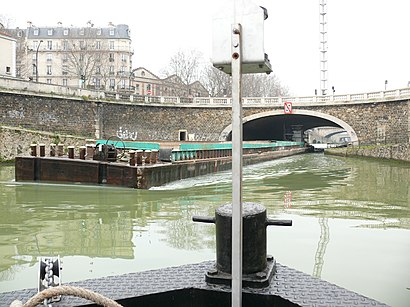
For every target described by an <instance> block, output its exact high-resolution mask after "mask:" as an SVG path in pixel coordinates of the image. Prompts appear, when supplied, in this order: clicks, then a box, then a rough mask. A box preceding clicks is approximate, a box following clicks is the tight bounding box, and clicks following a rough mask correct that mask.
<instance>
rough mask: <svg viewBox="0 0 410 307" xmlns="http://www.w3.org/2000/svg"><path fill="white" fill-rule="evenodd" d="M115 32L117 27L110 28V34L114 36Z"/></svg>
mask: <svg viewBox="0 0 410 307" xmlns="http://www.w3.org/2000/svg"><path fill="white" fill-rule="evenodd" d="M114 34H115V29H114V28H110V35H111V36H113V35H114Z"/></svg>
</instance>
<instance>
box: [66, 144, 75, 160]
mask: <svg viewBox="0 0 410 307" xmlns="http://www.w3.org/2000/svg"><path fill="white" fill-rule="evenodd" d="M67 149H68V158H69V159H74V146H68V147H67Z"/></svg>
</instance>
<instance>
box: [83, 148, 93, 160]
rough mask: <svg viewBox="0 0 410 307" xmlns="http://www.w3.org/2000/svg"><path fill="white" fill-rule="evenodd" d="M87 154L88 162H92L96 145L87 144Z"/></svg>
mask: <svg viewBox="0 0 410 307" xmlns="http://www.w3.org/2000/svg"><path fill="white" fill-rule="evenodd" d="M86 147H87V154H86V155H85V157H86V159H87V160H92V159H93V157H94V148H95V144H87V145H86Z"/></svg>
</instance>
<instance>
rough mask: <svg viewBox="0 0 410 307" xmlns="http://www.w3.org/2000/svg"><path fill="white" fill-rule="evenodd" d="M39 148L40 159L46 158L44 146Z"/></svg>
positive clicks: (41, 145) (40, 145)
mask: <svg viewBox="0 0 410 307" xmlns="http://www.w3.org/2000/svg"><path fill="white" fill-rule="evenodd" d="M39 147H40V157H45V156H46V144H39Z"/></svg>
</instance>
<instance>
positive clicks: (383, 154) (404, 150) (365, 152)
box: [325, 143, 410, 162]
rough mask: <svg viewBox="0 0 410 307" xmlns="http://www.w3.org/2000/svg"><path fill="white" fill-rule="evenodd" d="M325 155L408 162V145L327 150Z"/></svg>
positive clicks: (409, 156) (409, 157)
mask: <svg viewBox="0 0 410 307" xmlns="http://www.w3.org/2000/svg"><path fill="white" fill-rule="evenodd" d="M325 153H326V154H331V155H337V156H345V157H370V158H378V159H389V160H399V161H407V162H410V144H408V143H407V144H394V145H378V146H354V147H346V148H329V149H326V150H325Z"/></svg>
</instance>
